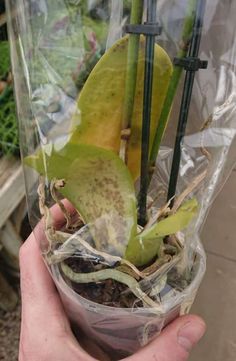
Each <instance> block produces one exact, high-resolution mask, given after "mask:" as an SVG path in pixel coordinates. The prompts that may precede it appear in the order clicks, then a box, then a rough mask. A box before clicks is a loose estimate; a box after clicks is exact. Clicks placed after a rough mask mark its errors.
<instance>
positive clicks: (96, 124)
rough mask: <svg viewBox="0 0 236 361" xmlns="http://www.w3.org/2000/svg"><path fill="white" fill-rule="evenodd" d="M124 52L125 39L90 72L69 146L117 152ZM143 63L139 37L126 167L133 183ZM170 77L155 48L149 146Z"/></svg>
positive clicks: (164, 60)
mask: <svg viewBox="0 0 236 361" xmlns="http://www.w3.org/2000/svg"><path fill="white" fill-rule="evenodd" d="M127 49H128V36H126V37H124V38H122V39H121V40H119V41H118V42H117V43H115V45H113V47H112V48H111V49H109V50H108V51H107V52H106V53H105V55H104V56H103V57H102V58H101V59H100V61H99V62H98V63H97V65H96V66H95V68H94V69H93V71H92V72H91V74H90V76H89V78H88V79H87V82H86V84H85V85H84V88H83V90H82V91H81V93H80V97H79V99H78V110H79V111H77V113H76V114H75V115H74V117H73V120H72V138H71V141H72V142H74V143H83V144H93V145H96V146H98V147H101V148H105V149H110V150H113V151H115V152H116V153H118V152H119V148H120V136H121V123H122V114H123V103H124V93H125V79H126V69H127V64H126V63H127ZM144 60H145V39H144V38H143V37H141V39H140V50H139V60H138V75H137V86H136V95H135V103H134V110H133V117H132V130H131V138H130V142H129V148H128V167H129V169H130V171H131V173H132V176H133V178H134V179H137V177H138V176H139V173H140V152H141V127H142V114H143V80H144ZM171 74H172V64H171V61H170V59H169V57H168V55H167V54H166V52H165V51H164V50H163V49H162V48H161V47H160V46H158V45H156V46H155V61H154V77H153V96H152V117H151V133H150V145H151V144H152V142H153V138H154V134H155V130H156V127H157V124H158V119H159V116H160V113H161V109H162V105H163V103H164V100H165V96H166V92H167V89H168V84H169V80H170V77H171Z"/></svg>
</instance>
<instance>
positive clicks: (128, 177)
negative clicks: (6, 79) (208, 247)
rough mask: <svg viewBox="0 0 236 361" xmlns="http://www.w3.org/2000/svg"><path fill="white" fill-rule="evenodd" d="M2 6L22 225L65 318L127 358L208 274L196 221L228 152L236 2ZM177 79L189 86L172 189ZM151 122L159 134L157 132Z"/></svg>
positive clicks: (224, 171) (226, 169) (221, 176)
mask: <svg viewBox="0 0 236 361" xmlns="http://www.w3.org/2000/svg"><path fill="white" fill-rule="evenodd" d="M7 6H8V25H9V32H10V38H11V53H12V62H13V71H14V78H15V95H16V100H17V108H18V117H19V125H20V135H21V153H22V160H23V164H24V173H25V182H26V190H27V199H28V207H29V216H30V221H31V225H32V228H33V229H34V230H35V235H36V238H37V241H38V242H39V245H40V248H41V250H42V253H43V255H44V258H45V260H46V262H47V265H48V267H49V269H50V271H51V274H52V277H53V279H54V281H55V283H56V285H57V287H58V290H59V292H60V294H61V298H62V301H63V303H64V305H65V309H66V311H67V313H68V315H69V317H70V319H71V321H72V323H75V324H77V326H79V327H82V328H83V329H84V331H85V332H86V333H87V335H88V336H89V337H92V338H94V339H95V341H97V342H98V343H99V344H100V345H101V346H102V347H103V348H104V349H106V350H107V351H108V352H112V353H113V351H114V350H115V351H116V356H114V353H113V356H114V357H115V358H119V357H123V356H124V355H127V354H129V353H132V352H135V351H136V350H137V349H138V348H139V347H141V346H143V345H145V344H146V343H148V342H149V341H150V340H151V339H152V338H153V337H155V336H156V335H157V334H158V333H159V332H160V331H161V330H162V328H163V327H164V326H165V325H166V324H168V323H169V322H170V321H171V320H173V319H174V318H175V317H177V316H178V315H179V314H181V313H185V312H187V311H188V310H189V308H190V306H191V304H192V302H193V300H194V297H195V295H196V292H197V289H198V287H199V284H200V282H201V279H202V277H203V275H204V272H205V254H204V251H203V249H202V247H201V244H200V241H199V232H200V228H201V226H202V224H203V222H204V220H205V218H206V215H207V212H208V210H209V207H210V205H211V203H212V202H213V199H214V197H215V196H216V194H217V192H218V191H219V189H220V188H221V187H222V186H223V184H224V182H225V180H226V179H227V177H228V175H229V173H230V170H231V169H232V167H233V165H234V163H235V160H236V154H235V149H236V148H235V130H236V111H235V107H236V106H235V104H236V102H235V97H236V94H235V59H234V54H235V39H234V34H235V31H236V29H235V27H236V25H235V22H234V16H235V12H236V8H235V5H234V4H233V3H232V2H230V3H227V4H222V3H221V2H220V1H215V2H214V3H212V2H210V1H207V2H206V3H205V1H203V0H198V1H196V0H181V1H179V0H178V1H173V0H170V1H162V0H159V1H156V2H155V1H146V2H143V1H121V0H120V1H117V0H112V1H110V0H104V1H99V0H97V1H89V0H87V1H69V0H64V1H62V0H60V1H58V0H57V1H51V0H50V1H48V0H40V1H37V2H36V1H33V0H27V1H25V2H21V1H20V0H18V1H16V2H15V1H13V0H11V1H9V2H8V4H7ZM135 6H138V8H136V9H135ZM151 6H152V7H153V8H151ZM150 9H151V10H153V9H154V10H155V11H151V10H150ZM134 10H135V11H134ZM196 14H197V15H196ZM147 19H148V20H149V28H148V29H147V27H145V26H147V24H146V25H144V23H145V21H146V20H147ZM226 19H227V21H226ZM231 19H232V20H231ZM135 21H136V23H138V26H137V27H135V26H132V25H135ZM202 22H203V27H202V25H201V23H202ZM130 23H131V26H130V27H129V25H130ZM156 23H157V24H158V25H156ZM127 25H128V27H127ZM136 25H137V24H136ZM194 29H195V30H194ZM199 29H200V30H201V31H199ZM194 31H195V33H194ZM127 32H128V33H129V35H127V34H126V33H127ZM150 32H154V34H155V37H154V36H153V35H152V34H153V33H151V35H150ZM140 33H142V34H143V33H144V35H140ZM200 33H202V37H201V43H200V50H199V52H196V49H195V53H196V54H197V55H198V56H197V57H192V58H191V57H190V58H189V52H191V46H192V47H193V44H194V41H196V39H197V37H198V36H199V34H200ZM194 34H195V35H194ZM154 39H155V41H154ZM198 40H200V39H199V38H198ZM189 44H190V45H189ZM191 44H192V45H191ZM189 46H190V50H189ZM193 50H194V49H193ZM193 53H194V52H193ZM190 73H191V74H190ZM148 74H149V75H150V74H151V76H150V77H149V80H148ZM173 74H175V75H173ZM178 74H179V75H178ZM193 74H194V76H193V77H192V75H193ZM174 76H175V80H176V79H177V80H178V79H179V80H178V81H177V80H176V81H177V85H178V87H177V90H176V94H174V95H175V96H174V97H173V99H174V100H173V103H172V102H170V109H169V110H170V112H169V111H168V107H167V108H166V99H167V98H168V94H169V90H170V88H171V86H172V90H173V77H174ZM185 76H186V77H189V78H191V79H192V81H193V80H194V85H193V93H192V96H191V102H190V109H189V116H188V117H187V118H188V119H187V120H188V121H187V124H186V125H187V128H186V131H185V132H183V134H182V133H181V142H180V143H179V146H180V153H181V158H180V166H179V167H177V170H176V171H175V174H174V177H176V176H178V183H177V188H176V189H175V188H174V189H173V187H172V189H170V186H169V185H170V178H172V177H173V172H172V170H173V166H175V159H176V158H175V157H176V155H175V152H174V148H176V147H175V143H176V142H178V141H176V134H177V135H178V131H177V123H178V121H179V119H180V115H181V114H182V116H183V113H184V112H186V110H187V108H185V109H182V110H183V111H182V112H181V111H180V107H181V102H182V104H184V95H183V94H185V95H186V94H187V96H189V88H190V86H188V87H186V84H185V85H184V78H185ZM178 77H179V78H178ZM185 79H186V78H185ZM185 83H186V80H185ZM150 84H151V85H150ZM171 84H172V85H171ZM172 93H173V91H172ZM174 93H175V91H174ZM190 95H191V94H190ZM185 100H186V99H185ZM163 109H164V110H165V109H167V111H166V112H165V113H166V118H165V119H164V121H163V123H161V119H162V116H163V114H162V113H163ZM149 110H150V112H149ZM149 113H150V114H149ZM145 117H147V118H145ZM148 117H149V121H150V125H149V128H148V126H147V124H148V121H146V120H147V119H148ZM143 119H144V120H143ZM162 120H163V119H162ZM158 122H159V123H158ZM165 122H167V127H166V124H165ZM158 124H162V125H163V126H162V128H163V130H164V129H165V128H166V130H165V132H162V133H160V132H159V133H158V134H157V133H155V132H156V129H159V128H158V126H159V125H158ZM144 125H145V126H147V127H146V128H145V127H144ZM145 129H146V130H147V131H146V133H145ZM156 134H157V135H158V136H159V138H160V134H161V147H159V148H158V147H157V148H158V149H159V152H158V153H157V152H156V153H155V149H154V148H155V147H154V146H155V144H156V137H155V136H156ZM177 145H178V144H177ZM152 146H153V147H154V148H152ZM153 149H154V150H153ZM175 150H176V149H175ZM173 153H174V155H173ZM153 154H154V161H155V164H153V163H152V162H150V164H151V167H150V168H148V167H147V165H148V164H149V163H148V161H150V159H149V158H151V157H152V155H153ZM150 164H149V165H150ZM148 172H150V174H151V175H152V176H151V177H149V173H148ZM149 181H150V184H149ZM148 184H149V186H148V187H147V185H148ZM168 188H169V189H168ZM168 190H169V192H168ZM173 191H174V194H173V195H175V199H174V205H173V204H172V203H173V198H172V197H171V198H170V197H168V202H167V194H172V193H173ZM145 192H146V193H145ZM171 192H172V193H171ZM68 201H69V202H68ZM172 206H173V207H172ZM197 209H198V211H197ZM141 210H142V211H141ZM143 210H144V212H143ZM145 212H146V214H145ZM140 214H141V216H140ZM145 217H146V218H145ZM42 218H43V219H42ZM35 227H36V228H35ZM78 315H79V316H78ZM81 320H83V321H82V322H81ZM131 329H132V330H131ZM131 331H132V332H131Z"/></svg>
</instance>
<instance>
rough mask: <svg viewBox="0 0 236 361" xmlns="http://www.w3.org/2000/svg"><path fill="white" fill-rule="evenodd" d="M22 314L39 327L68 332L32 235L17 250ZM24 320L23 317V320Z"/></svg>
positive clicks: (62, 311) (51, 282)
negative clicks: (18, 252) (19, 249)
mask: <svg viewBox="0 0 236 361" xmlns="http://www.w3.org/2000/svg"><path fill="white" fill-rule="evenodd" d="M20 269H21V293H22V317H23V318H24V321H29V322H30V321H32V322H34V323H36V324H37V325H39V326H40V325H43V327H48V326H50V329H51V327H52V326H54V327H55V326H56V327H57V328H61V329H63V330H65V331H68V330H69V329H70V328H69V324H68V321H67V318H66V316H65V314H64V310H63V308H62V305H61V302H60V298H59V296H58V293H57V291H56V289H55V286H54V284H53V281H52V280H51V277H50V275H49V273H48V270H47V268H46V266H45V264H44V262H43V259H42V256H41V255H40V251H39V248H38V246H37V244H36V242H35V238H34V236H33V234H31V235H30V237H29V238H28V240H27V241H26V242H25V244H24V245H23V246H22V248H21V251H20ZM26 319H27V320H26Z"/></svg>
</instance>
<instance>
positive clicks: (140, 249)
mask: <svg viewBox="0 0 236 361" xmlns="http://www.w3.org/2000/svg"><path fill="white" fill-rule="evenodd" d="M197 210H198V203H197V200H196V199H195V198H193V199H190V200H189V201H187V202H185V203H184V204H183V205H182V206H181V207H180V208H179V210H178V211H177V212H176V213H175V214H173V215H171V216H169V217H167V218H165V219H163V220H162V221H160V222H158V223H156V224H154V225H153V226H152V227H151V228H149V229H146V230H144V231H143V232H142V233H140V234H138V235H137V236H136V237H134V238H133V239H131V240H130V242H129V244H128V247H127V250H126V259H128V260H129V261H130V262H132V263H134V264H135V265H136V266H143V265H145V264H147V263H149V262H150V261H151V260H152V259H153V258H154V257H155V256H156V255H157V254H158V251H159V248H160V246H161V243H162V240H163V238H164V237H166V236H168V235H171V234H175V233H176V232H179V231H181V230H183V229H184V228H186V227H187V226H188V224H189V223H190V221H191V220H192V219H193V217H194V216H195V215H196V213H197Z"/></svg>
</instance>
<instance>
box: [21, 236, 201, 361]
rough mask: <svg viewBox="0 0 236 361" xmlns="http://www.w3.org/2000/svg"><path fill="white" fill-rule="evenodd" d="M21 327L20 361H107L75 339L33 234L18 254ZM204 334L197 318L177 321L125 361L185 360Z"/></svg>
mask: <svg viewBox="0 0 236 361" xmlns="http://www.w3.org/2000/svg"><path fill="white" fill-rule="evenodd" d="M20 268H21V292H22V324H21V335H20V349H19V361H95V360H96V359H100V360H102V361H105V360H109V358H107V356H106V355H105V354H103V353H102V351H101V350H100V349H99V348H98V347H97V346H95V345H90V344H89V341H88V340H87V341H86V343H85V342H84V340H83V339H81V344H83V345H84V347H86V348H87V349H89V350H90V351H91V353H92V354H94V355H95V357H92V356H90V355H89V354H88V353H87V352H85V351H84V349H83V348H82V347H81V345H80V344H79V343H78V341H77V340H76V339H75V337H74V335H73V333H72V331H71V328H70V324H69V321H68V319H67V317H66V315H65V312H64V309H63V306H62V304H61V301H60V298H59V295H58V293H57V291H56V288H55V286H54V284H53V281H52V280H51V277H50V275H49V273H48V271H47V268H46V266H45V264H44V262H43V260H42V257H41V255H40V252H39V249H38V246H37V244H36V241H35V238H34V235H33V234H31V236H30V237H29V239H28V240H27V241H26V242H25V244H24V245H23V246H22V248H21V251H20ZM204 332H205V324H204V322H203V321H202V320H201V319H200V318H199V317H197V316H191V315H190V316H184V317H180V318H179V319H177V320H176V321H174V322H173V323H172V324H171V325H169V326H168V327H167V328H166V329H165V330H164V331H163V332H162V334H161V335H160V336H159V337H158V338H157V339H156V340H155V341H153V342H152V343H150V344H149V345H148V346H146V347H145V348H143V349H141V350H140V351H139V352H137V353H136V354H135V355H133V356H130V357H128V358H126V359H125V360H126V361H143V360H148V361H149V360H150V361H151V360H153V361H186V360H187V359H188V356H189V352H190V351H191V349H192V347H193V346H194V345H195V344H196V343H197V342H198V341H199V339H200V338H201V337H202V336H203V334H204Z"/></svg>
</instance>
